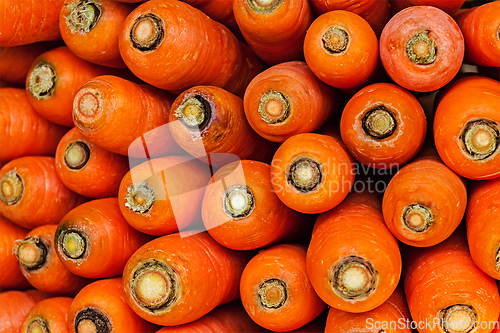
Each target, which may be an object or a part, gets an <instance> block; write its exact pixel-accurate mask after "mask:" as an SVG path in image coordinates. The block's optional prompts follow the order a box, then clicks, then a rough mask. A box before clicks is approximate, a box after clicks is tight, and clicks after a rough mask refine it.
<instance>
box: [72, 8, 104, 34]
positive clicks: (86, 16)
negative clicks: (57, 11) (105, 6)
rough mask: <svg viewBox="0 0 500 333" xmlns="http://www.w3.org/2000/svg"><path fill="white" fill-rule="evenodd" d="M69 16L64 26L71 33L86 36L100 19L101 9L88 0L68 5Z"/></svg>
mask: <svg viewBox="0 0 500 333" xmlns="http://www.w3.org/2000/svg"><path fill="white" fill-rule="evenodd" d="M66 6H67V7H68V9H69V14H68V16H67V17H66V25H67V26H68V27H69V29H70V30H71V33H73V34H76V33H78V32H79V33H83V34H87V33H89V32H90V30H92V28H93V27H94V26H95V25H96V24H97V22H98V21H99V19H100V17H101V8H100V6H99V5H98V3H96V2H93V1H90V0H81V1H79V2H78V4H76V5H75V4H74V3H68V4H67V5H66Z"/></svg>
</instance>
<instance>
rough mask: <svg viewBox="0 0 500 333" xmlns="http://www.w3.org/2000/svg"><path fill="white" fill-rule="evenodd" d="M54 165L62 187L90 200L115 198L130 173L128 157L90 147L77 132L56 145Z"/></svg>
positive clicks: (68, 134) (75, 130) (68, 135)
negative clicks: (125, 177)
mask: <svg viewBox="0 0 500 333" xmlns="http://www.w3.org/2000/svg"><path fill="white" fill-rule="evenodd" d="M55 162H56V171H57V174H58V175H59V178H61V181H62V182H63V183H64V185H66V186H67V187H68V188H69V189H70V190H72V191H74V192H76V193H78V194H81V195H84V196H86V197H90V198H105V197H113V196H115V197H116V196H117V195H118V188H119V187H120V182H121V180H122V178H123V176H125V174H126V173H127V172H128V170H129V166H128V159H127V157H125V156H123V155H118V154H114V153H111V152H109V151H107V150H105V149H102V148H101V147H98V146H96V145H94V144H92V143H90V142H89V141H88V140H87V139H86V138H85V137H84V136H83V135H82V134H80V132H78V130H77V129H76V128H73V129H71V130H70V131H69V132H68V133H66V135H65V136H64V137H63V138H62V139H61V141H60V142H59V145H58V146H57V150H56V158H55Z"/></svg>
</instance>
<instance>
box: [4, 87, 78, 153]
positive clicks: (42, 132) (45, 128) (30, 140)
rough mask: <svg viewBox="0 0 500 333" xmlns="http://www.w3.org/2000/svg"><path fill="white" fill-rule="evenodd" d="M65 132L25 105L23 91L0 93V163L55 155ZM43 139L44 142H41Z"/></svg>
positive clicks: (62, 128) (25, 97)
mask: <svg viewBox="0 0 500 333" xmlns="http://www.w3.org/2000/svg"><path fill="white" fill-rule="evenodd" d="M67 131H68V128H66V127H63V126H60V125H56V124H54V123H51V122H49V121H48V120H46V119H45V118H43V117H42V116H40V115H39V114H38V112H36V111H35V110H34V109H33V108H32V107H31V105H30V104H29V102H28V97H27V94H26V92H25V91H24V89H20V88H1V89H0V133H1V135H2V149H0V161H2V162H7V161H10V160H13V159H15V158H18V157H21V156H26V155H49V156H50V155H52V156H53V155H54V154H55V151H56V147H57V144H58V143H59V140H61V138H62V137H63V135H64V134H65V133H66V132H67ZM40 138H44V140H40Z"/></svg>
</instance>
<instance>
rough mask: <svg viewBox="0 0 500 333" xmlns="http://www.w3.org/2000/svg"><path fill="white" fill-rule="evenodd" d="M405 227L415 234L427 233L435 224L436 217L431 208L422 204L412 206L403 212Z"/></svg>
mask: <svg viewBox="0 0 500 333" xmlns="http://www.w3.org/2000/svg"><path fill="white" fill-rule="evenodd" d="M402 219H403V223H404V225H405V226H406V227H407V228H408V229H410V230H412V231H415V232H425V231H427V230H428V229H429V228H430V227H431V225H432V223H433V222H434V216H433V214H432V211H431V209H430V208H428V207H426V206H423V205H421V204H412V205H408V206H406V207H405V209H404V210H403V216H402Z"/></svg>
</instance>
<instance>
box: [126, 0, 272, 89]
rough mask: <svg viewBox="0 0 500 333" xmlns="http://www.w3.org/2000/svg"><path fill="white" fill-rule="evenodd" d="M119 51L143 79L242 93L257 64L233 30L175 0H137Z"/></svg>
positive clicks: (163, 84) (164, 84) (169, 86)
mask: <svg viewBox="0 0 500 333" xmlns="http://www.w3.org/2000/svg"><path fill="white" fill-rule="evenodd" d="M119 47H120V54H121V55H122V58H123V60H124V61H125V64H126V65H127V67H128V68H130V70H131V71H132V72H133V73H134V74H135V75H137V77H139V78H140V79H142V80H144V81H145V82H147V83H149V84H151V85H153V86H155V87H158V88H161V89H165V90H169V91H172V92H177V93H179V92H181V91H183V90H185V89H187V88H190V87H192V86H195V85H213V86H217V87H221V88H224V89H225V90H228V91H230V92H232V93H234V94H236V95H238V96H242V95H243V93H244V91H245V88H246V86H247V84H248V82H250V80H251V79H252V77H253V76H255V75H256V74H257V73H258V72H260V71H261V69H262V65H261V64H260V63H259V62H250V61H249V59H250V58H249V57H248V56H245V55H244V53H243V52H242V49H241V47H240V43H239V42H238V40H237V39H236V37H234V35H233V34H232V33H231V32H230V31H229V29H227V28H226V27H224V26H223V25H221V24H219V23H217V22H215V21H213V20H211V19H210V18H209V17H207V16H206V15H205V14H204V13H203V12H201V11H200V10H198V9H196V8H193V7H191V6H190V5H188V4H186V3H183V2H180V1H162V0H153V1H148V2H146V3H143V4H142V5H140V6H139V7H137V8H136V9H135V10H134V11H132V13H131V14H130V15H129V16H128V17H127V19H126V20H125V23H124V27H123V29H122V32H121V34H120V39H119Z"/></svg>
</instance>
